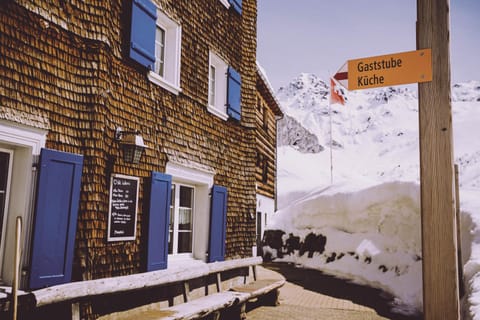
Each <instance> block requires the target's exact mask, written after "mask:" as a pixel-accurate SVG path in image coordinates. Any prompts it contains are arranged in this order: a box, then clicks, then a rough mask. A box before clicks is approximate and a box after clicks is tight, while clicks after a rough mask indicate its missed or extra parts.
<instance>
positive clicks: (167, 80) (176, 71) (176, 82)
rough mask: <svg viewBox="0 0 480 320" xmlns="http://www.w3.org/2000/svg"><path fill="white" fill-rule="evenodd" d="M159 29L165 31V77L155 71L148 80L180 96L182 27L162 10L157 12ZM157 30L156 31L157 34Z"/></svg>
mask: <svg viewBox="0 0 480 320" xmlns="http://www.w3.org/2000/svg"><path fill="white" fill-rule="evenodd" d="M157 27H158V28H161V29H162V30H163V31H165V45H164V70H163V73H164V74H163V75H159V74H158V73H156V72H154V71H150V72H149V73H148V79H149V80H150V81H152V82H153V83H155V84H157V85H159V86H161V87H162V88H164V89H166V90H168V91H170V92H172V93H174V94H176V95H178V94H179V92H180V91H182V89H181V88H180V65H181V63H180V62H181V53H182V52H181V48H182V27H181V26H180V25H179V24H178V23H176V22H175V21H173V20H172V19H170V18H169V17H168V16H167V15H166V14H165V13H163V12H162V11H161V10H160V9H158V10H157ZM156 30H157V29H155V32H156Z"/></svg>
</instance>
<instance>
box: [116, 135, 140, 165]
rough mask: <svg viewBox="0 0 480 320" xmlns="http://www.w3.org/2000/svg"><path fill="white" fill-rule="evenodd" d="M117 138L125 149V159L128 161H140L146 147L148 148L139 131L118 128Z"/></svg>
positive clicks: (123, 149)
mask: <svg viewBox="0 0 480 320" xmlns="http://www.w3.org/2000/svg"><path fill="white" fill-rule="evenodd" d="M115 140H117V141H119V143H120V146H121V148H122V151H123V161H125V162H127V163H139V162H140V158H141V157H142V154H143V152H144V150H145V148H148V146H147V145H145V143H144V142H143V138H142V136H141V135H140V132H139V131H124V130H123V129H122V128H117V129H116V131H115Z"/></svg>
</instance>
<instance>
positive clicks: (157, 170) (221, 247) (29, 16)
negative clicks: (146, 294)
mask: <svg viewBox="0 0 480 320" xmlns="http://www.w3.org/2000/svg"><path fill="white" fill-rule="evenodd" d="M256 6H257V1H256V0H243V1H242V0H202V1H192V0H113V1H98V0H87V1H84V0H70V1H35V0H8V1H2V2H1V4H0V21H1V23H0V79H1V81H0V283H1V285H2V286H5V287H7V288H8V287H9V286H11V285H12V282H13V278H14V269H15V268H14V264H13V263H12V262H13V260H14V257H15V230H16V227H15V222H16V220H17V217H20V218H21V220H22V222H23V223H22V232H21V235H20V243H21V245H20V247H21V248H22V250H21V255H20V268H21V273H20V276H21V278H20V289H22V290H24V291H26V292H29V291H31V290H36V289H40V288H45V287H55V286H58V285H61V284H65V283H71V282H79V281H86V280H92V279H102V278H112V277H117V276H125V275H133V274H139V273H142V272H149V271H155V270H161V269H168V268H170V267H171V266H176V265H185V264H187V265H188V263H190V262H195V263H210V262H215V261H222V260H231V259H238V258H246V257H250V256H252V249H253V248H254V247H255V246H256V219H255V217H256V212H257V197H258V195H261V196H262V197H268V198H269V199H273V198H274V180H275V170H276V167H275V166H276V164H275V130H276V129H275V128H276V121H275V117H276V116H277V117H278V116H279V115H281V112H280V110H279V108H278V105H276V104H275V103H274V104H273V107H271V106H270V107H268V105H270V103H271V102H272V101H273V102H275V101H274V99H273V98H272V95H271V91H269V90H268V88H267V87H266V86H265V84H262V81H263V80H262V77H261V76H260V75H259V69H258V67H257V64H256V12H257V8H256ZM260 122H261V123H262V125H261V129H262V130H263V131H262V132H263V133H261V134H259V131H258V129H259V123H260ZM264 163H265V165H264ZM259 179H260V181H258V180H259ZM262 199H263V198H262ZM7 291H8V290H7ZM0 298H1V297H0ZM4 308H6V307H5V306H4ZM94 309H95V307H92V306H91V305H90V306H89V307H82V306H80V314H83V316H82V317H85V318H88V317H93V316H92V314H93V315H94V314H95V310H94Z"/></svg>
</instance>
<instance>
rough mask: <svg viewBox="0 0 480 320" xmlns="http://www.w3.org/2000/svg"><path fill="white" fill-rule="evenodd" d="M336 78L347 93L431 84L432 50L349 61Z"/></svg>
mask: <svg viewBox="0 0 480 320" xmlns="http://www.w3.org/2000/svg"><path fill="white" fill-rule="evenodd" d="M333 78H334V79H335V80H337V81H338V82H339V83H340V84H341V85H342V86H344V87H345V88H346V89H347V90H358V89H369V88H378V87H385V86H395V85H400V84H408V83H420V82H428V81H432V50H430V49H423V50H417V51H408V52H400V53H394V54H388V55H383V56H375V57H368V58H361V59H354V60H348V62H347V63H346V64H344V65H343V66H342V68H340V70H339V71H338V72H337V73H336V74H335V75H334V76H333Z"/></svg>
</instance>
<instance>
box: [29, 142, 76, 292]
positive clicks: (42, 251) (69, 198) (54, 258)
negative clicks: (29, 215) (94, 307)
mask: <svg viewBox="0 0 480 320" xmlns="http://www.w3.org/2000/svg"><path fill="white" fill-rule="evenodd" d="M82 167H83V156H82V155H77V154H71V153H65V152H60V151H55V150H50V149H42V151H41V153H40V169H39V176H38V184H37V186H38V187H37V201H36V205H35V221H34V226H33V243H32V252H31V254H32V255H31V272H30V281H29V286H30V288H31V289H38V288H42V287H47V286H52V285H57V284H62V283H67V282H70V281H71V278H72V263H73V252H74V247H75V233H76V229H77V217H78V203H79V200H80V185H81V179H82Z"/></svg>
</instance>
